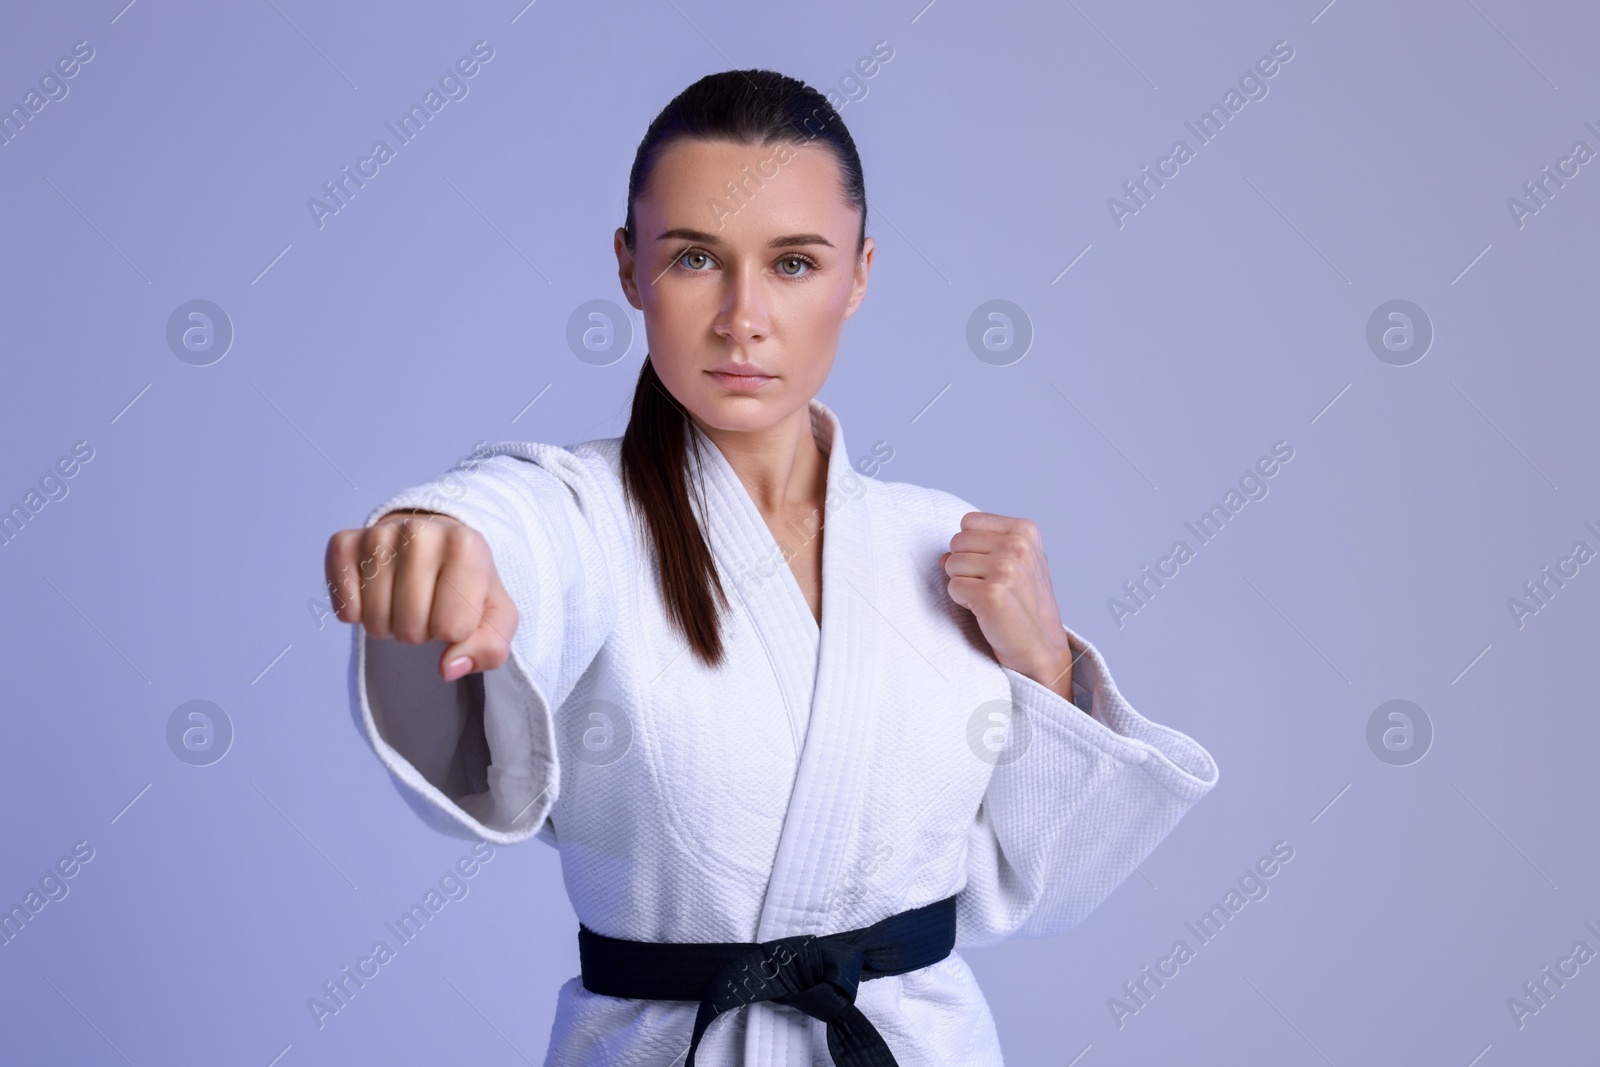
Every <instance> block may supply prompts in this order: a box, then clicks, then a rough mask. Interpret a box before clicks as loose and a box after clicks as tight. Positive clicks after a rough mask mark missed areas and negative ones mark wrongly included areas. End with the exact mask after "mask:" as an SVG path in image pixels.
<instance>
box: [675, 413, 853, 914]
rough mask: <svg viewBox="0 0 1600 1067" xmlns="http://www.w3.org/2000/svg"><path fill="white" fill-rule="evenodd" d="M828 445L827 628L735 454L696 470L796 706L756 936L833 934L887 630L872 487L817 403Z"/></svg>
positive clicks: (731, 571)
mask: <svg viewBox="0 0 1600 1067" xmlns="http://www.w3.org/2000/svg"><path fill="white" fill-rule="evenodd" d="M810 412H811V421H812V428H813V432H814V433H815V434H816V436H817V438H818V440H819V442H821V443H823V444H825V445H826V446H827V447H828V459H827V463H828V480H827V486H828V488H827V495H826V501H827V503H826V505H825V508H824V515H823V517H822V626H821V628H820V631H819V629H818V627H817V624H816V621H815V619H814V618H813V617H812V615H811V608H810V606H809V605H808V604H807V603H806V600H805V596H804V594H802V593H801V591H800V586H799V584H798V583H797V582H796V581H795V579H794V574H793V572H791V571H790V570H789V565H788V562H787V561H786V560H784V558H783V556H782V554H781V552H780V551H779V549H778V546H777V542H776V541H775V540H774V538H773V536H772V531H771V530H769V529H768V528H767V525H766V522H765V521H764V520H763V519H762V517H761V512H760V511H759V510H758V509H757V508H756V506H755V502H754V501H752V500H751V499H750V495H749V493H748V492H747V491H746V490H745V488H744V483H742V482H741V481H739V476H738V475H737V474H736V473H735V472H734V470H733V468H732V467H731V466H730V465H729V464H728V461H727V459H726V458H725V457H724V456H723V455H722V453H721V452H720V451H719V450H718V449H717V448H716V446H715V445H714V444H712V443H711V442H709V441H702V445H703V446H704V454H703V458H702V460H700V461H698V462H697V461H696V460H695V459H694V458H693V456H694V450H693V449H692V448H691V449H690V456H691V459H690V469H691V471H697V472H699V475H700V478H701V484H702V485H703V486H704V488H705V493H706V506H707V509H708V514H707V515H703V517H702V521H703V522H705V523H706V526H707V528H708V529H709V532H710V540H711V548H712V553H713V555H714V556H716V558H717V562H718V566H719V568H721V570H722V573H723V576H724V581H725V587H727V588H728V594H729V597H730V600H732V601H733V602H735V603H737V604H740V605H742V606H743V608H744V609H745V610H747V611H748V612H749V615H750V619H751V622H752V624H753V625H754V627H755V629H756V631H757V632H758V633H759V634H760V636H761V640H762V643H763V644H764V645H765V646H766V650H767V655H768V656H769V657H770V659H771V661H772V666H773V670H774V671H775V672H776V673H777V675H778V682H779V685H780V688H781V689H782V692H783V694H784V698H785V703H786V704H787V705H788V709H789V714H790V725H791V727H792V729H793V730H794V736H795V747H796V750H797V752H798V753H799V758H798V770H797V772H796V776H795V783H794V788H793V791H792V792H791V794H790V798H789V807H788V812H787V814H786V815H785V817H784V825H783V832H782V835H781V837H780V838H779V843H778V855H777V860H776V862H775V864H774V866H773V870H772V877H771V879H770V881H769V882H768V886H767V895H766V898H765V901H764V902H763V905H762V912H761V921H760V925H759V928H758V929H757V931H756V939H757V940H759V941H766V940H771V939H773V938H778V937H788V936H791V935H793V934H802V933H816V934H825V933H833V932H834V931H833V929H832V928H831V926H830V922H831V916H830V915H829V903H830V901H831V900H832V899H833V898H834V893H833V889H834V887H835V886H837V885H838V884H839V881H840V878H841V877H842V875H843V872H844V869H845V865H846V863H847V861H848V856H847V849H848V846H849V843H850V840H851V835H852V831H853V828H854V827H855V826H856V825H857V823H858V822H859V811H860V806H861V804H862V802H863V797H864V795H865V792H866V785H867V772H868V764H869V762H870V756H871V744H870V739H871V736H872V727H873V715H874V713H875V710H876V708H877V687H878V677H879V657H880V656H881V655H882V644H881V642H882V638H881V635H880V628H881V626H882V625H883V624H882V620H881V619H880V617H879V615H878V609H877V608H876V607H875V603H876V600H877V586H876V583H877V573H876V569H875V567H874V565H873V556H872V544H873V538H872V524H871V519H870V516H869V513H868V512H869V504H868V502H867V501H866V500H864V499H863V496H864V495H865V492H866V486H865V485H864V483H863V480H862V478H861V476H860V475H858V474H856V473H855V471H853V470H852V469H851V467H850V457H849V453H848V451H847V449H846V448H845V442H844V431H843V427H842V426H841V425H840V423H839V419H838V417H837V416H836V415H835V414H834V413H833V411H832V410H831V409H830V408H828V407H827V406H826V405H824V404H823V403H821V402H820V401H818V400H812V401H811V405H810Z"/></svg>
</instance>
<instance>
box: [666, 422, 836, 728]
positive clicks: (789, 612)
mask: <svg viewBox="0 0 1600 1067" xmlns="http://www.w3.org/2000/svg"><path fill="white" fill-rule="evenodd" d="M689 432H690V434H691V435H693V434H695V433H698V431H697V430H695V429H694V427H693V426H691V427H690V428H689ZM700 449H701V455H700V458H699V459H698V460H697V459H696V457H695V449H694V447H693V443H692V442H691V445H690V449H689V470H690V472H691V477H694V476H696V475H698V477H699V481H700V485H701V487H702V489H703V490H704V492H705V505H706V510H705V511H704V512H700V521H701V526H702V529H704V530H706V532H707V541H708V544H709V545H710V548H711V554H712V556H713V557H714V558H715V559H716V563H717V569H718V570H719V571H720V576H721V580H722V587H723V591H724V592H725V593H727V595H728V602H729V607H730V608H731V609H732V610H734V611H743V612H744V613H745V614H746V615H747V616H748V618H749V620H750V622H751V625H752V626H753V628H754V629H755V631H756V634H757V635H758V636H759V637H760V639H761V643H762V644H763V645H764V646H765V647H766V650H767V658H768V659H769V661H770V662H771V664H772V670H773V672H774V673H775V674H776V675H777V679H778V688H779V690H780V691H781V692H782V693H783V702H784V707H785V709H786V710H787V711H788V713H789V729H790V734H791V737H792V738H793V741H794V751H795V754H796V758H797V759H798V756H799V753H800V751H801V748H802V747H803V746H804V744H805V735H806V723H807V720H808V719H809V718H810V716H811V697H812V688H813V685H814V683H815V681H816V673H817V642H818V637H819V635H818V631H817V621H816V619H815V618H813V617H812V614H811V605H810V604H808V603H806V598H805V594H804V593H802V592H801V591H800V585H799V583H798V582H796V581H795V579H794V573H793V572H792V571H791V570H790V569H789V563H788V561H787V560H785V559H784V558H783V553H782V552H781V550H780V549H779V547H778V543H777V541H776V540H775V539H774V538H773V536H772V531H771V530H769V529H768V528H767V523H766V520H765V519H763V518H762V517H761V512H760V510H758V509H757V508H756V505H755V501H753V500H751V499H750V494H749V492H748V491H747V490H746V489H745V487H744V483H743V482H741V481H740V480H739V476H738V474H736V473H735V472H734V470H733V467H732V466H730V465H729V463H728V461H727V459H726V458H725V457H724V456H723V455H722V453H721V452H720V451H719V450H718V449H717V446H716V445H715V444H713V443H712V442H711V441H710V440H709V439H706V438H704V437H702V438H701V440H700ZM823 548H824V551H826V548H827V541H826V539H824V541H823Z"/></svg>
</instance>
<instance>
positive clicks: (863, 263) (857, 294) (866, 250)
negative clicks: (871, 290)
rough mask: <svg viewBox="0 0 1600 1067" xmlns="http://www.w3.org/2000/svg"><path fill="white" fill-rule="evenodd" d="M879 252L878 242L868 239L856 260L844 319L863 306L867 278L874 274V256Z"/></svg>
mask: <svg viewBox="0 0 1600 1067" xmlns="http://www.w3.org/2000/svg"><path fill="white" fill-rule="evenodd" d="M876 250H877V242H876V241H874V240H873V239H872V238H870V237H868V238H867V241H866V244H864V245H862V246H861V255H860V256H859V257H857V259H856V271H855V280H854V283H853V284H852V286H851V289H850V302H849V303H848V304H846V305H845V309H844V317H845V318H847V319H848V318H849V317H850V316H851V315H854V314H855V313H856V308H858V307H860V306H861V301H863V300H865V299H866V297H867V278H868V276H869V275H870V274H871V273H872V255H873V252H874V251H876Z"/></svg>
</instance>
